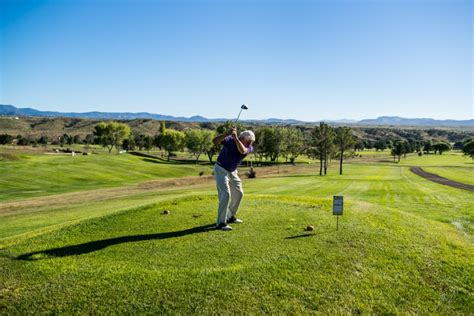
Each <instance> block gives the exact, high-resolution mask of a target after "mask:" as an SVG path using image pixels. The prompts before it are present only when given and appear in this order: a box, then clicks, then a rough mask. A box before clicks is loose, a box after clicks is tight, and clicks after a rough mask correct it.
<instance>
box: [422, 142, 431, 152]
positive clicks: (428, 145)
mask: <svg viewBox="0 0 474 316" xmlns="http://www.w3.org/2000/svg"><path fill="white" fill-rule="evenodd" d="M423 151H424V152H425V153H427V154H429V153H430V151H433V142H432V141H431V140H427V141H425V144H424V146H423Z"/></svg>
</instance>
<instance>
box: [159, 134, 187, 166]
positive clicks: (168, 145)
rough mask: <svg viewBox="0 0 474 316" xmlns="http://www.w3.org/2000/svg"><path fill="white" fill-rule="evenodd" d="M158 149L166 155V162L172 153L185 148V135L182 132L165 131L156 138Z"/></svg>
mask: <svg viewBox="0 0 474 316" xmlns="http://www.w3.org/2000/svg"><path fill="white" fill-rule="evenodd" d="M157 141H158V143H159V144H160V147H161V148H163V149H164V150H165V151H166V152H167V154H168V161H169V160H170V156H171V155H172V154H173V152H176V151H179V150H182V149H183V148H184V146H185V135H184V133H183V132H180V131H176V130H173V129H167V130H165V131H164V132H163V133H161V134H160V135H158V137H157Z"/></svg>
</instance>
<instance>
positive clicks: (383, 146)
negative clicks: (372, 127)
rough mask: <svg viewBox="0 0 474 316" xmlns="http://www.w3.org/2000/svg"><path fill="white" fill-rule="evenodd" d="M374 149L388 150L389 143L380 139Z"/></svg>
mask: <svg viewBox="0 0 474 316" xmlns="http://www.w3.org/2000/svg"><path fill="white" fill-rule="evenodd" d="M374 148H375V150H376V151H379V150H380V151H384V150H385V149H387V142H386V140H385V139H379V140H378V141H376V142H375V144H374Z"/></svg>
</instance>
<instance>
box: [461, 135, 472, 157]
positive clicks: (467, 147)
mask: <svg viewBox="0 0 474 316" xmlns="http://www.w3.org/2000/svg"><path fill="white" fill-rule="evenodd" d="M462 152H463V153H464V155H466V156H470V157H471V158H472V159H474V139H471V140H468V141H466V142H465V143H463V146H462Z"/></svg>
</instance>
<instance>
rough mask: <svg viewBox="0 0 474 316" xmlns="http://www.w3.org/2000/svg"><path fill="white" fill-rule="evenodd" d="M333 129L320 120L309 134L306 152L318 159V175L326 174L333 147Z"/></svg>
mask: <svg viewBox="0 0 474 316" xmlns="http://www.w3.org/2000/svg"><path fill="white" fill-rule="evenodd" d="M334 136H335V135H334V129H333V128H332V127H331V126H329V125H328V124H326V123H324V122H320V123H319V126H316V127H315V128H314V129H313V130H312V131H311V134H310V147H309V148H308V154H309V155H310V156H311V157H313V158H316V159H319V175H320V176H322V175H323V168H324V174H325V175H326V174H327V167H328V159H329V157H330V155H331V152H332V150H333V148H334Z"/></svg>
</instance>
